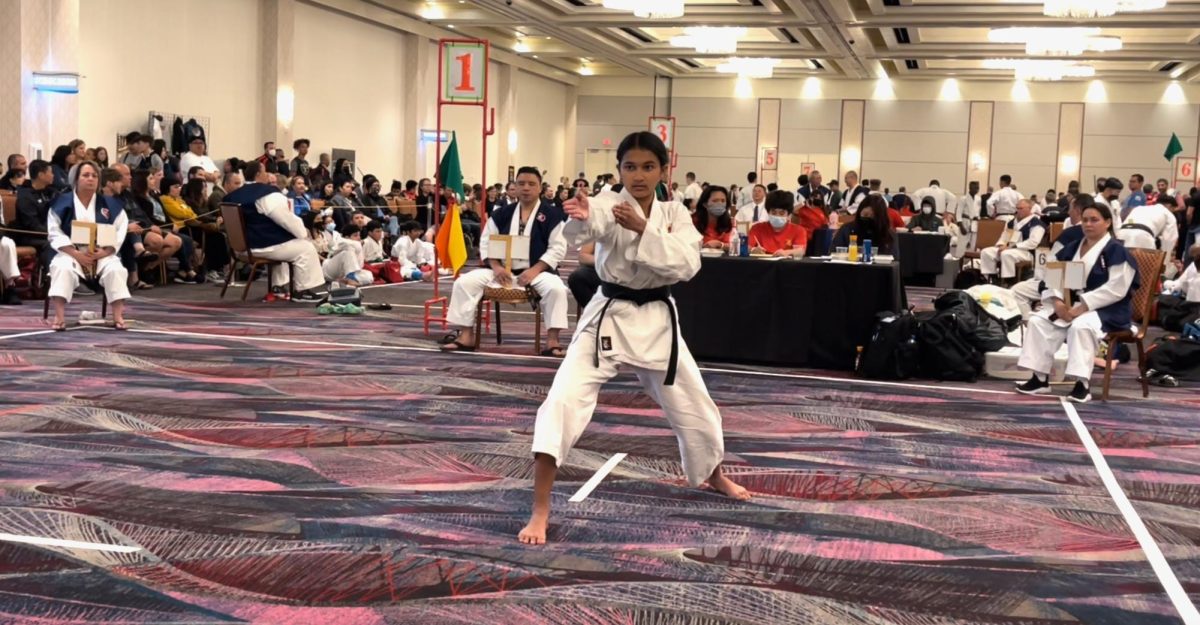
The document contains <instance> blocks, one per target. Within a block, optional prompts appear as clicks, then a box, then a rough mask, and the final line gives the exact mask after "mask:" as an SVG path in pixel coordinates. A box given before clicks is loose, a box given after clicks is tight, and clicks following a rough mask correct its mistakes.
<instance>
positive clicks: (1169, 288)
mask: <svg viewBox="0 0 1200 625" xmlns="http://www.w3.org/2000/svg"><path fill="white" fill-rule="evenodd" d="M1163 292H1164V293H1178V294H1179V296H1180V297H1182V298H1183V299H1185V300H1187V301H1189V302H1200V243H1197V244H1195V245H1193V246H1192V247H1191V249H1190V250H1188V264H1187V269H1184V270H1183V274H1181V275H1180V276H1179V278H1177V279H1175V280H1167V281H1166V282H1165V283H1163Z"/></svg>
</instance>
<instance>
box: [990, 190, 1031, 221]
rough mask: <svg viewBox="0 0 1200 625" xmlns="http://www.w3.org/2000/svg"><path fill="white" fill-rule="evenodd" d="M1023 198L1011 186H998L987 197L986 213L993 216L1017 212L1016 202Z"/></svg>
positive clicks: (1010, 214)
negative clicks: (990, 195)
mask: <svg viewBox="0 0 1200 625" xmlns="http://www.w3.org/2000/svg"><path fill="white" fill-rule="evenodd" d="M1023 199H1025V196H1024V195H1021V193H1020V192H1019V191H1017V190H1016V189H1014V188H1012V187H1000V188H999V189H998V190H997V191H996V192H995V193H993V194H992V197H990V198H988V203H987V207H988V214H989V215H991V216H992V217H993V218H998V217H1001V216H1005V215H1007V216H1008V217H1012V216H1013V215H1016V214H1017V202H1020V201H1021V200H1023Z"/></svg>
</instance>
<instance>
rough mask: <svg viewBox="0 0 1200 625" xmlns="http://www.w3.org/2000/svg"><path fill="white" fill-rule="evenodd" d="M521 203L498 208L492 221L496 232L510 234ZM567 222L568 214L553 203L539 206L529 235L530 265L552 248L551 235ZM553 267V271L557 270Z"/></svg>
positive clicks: (544, 201) (543, 203)
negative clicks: (509, 230) (559, 225)
mask: <svg viewBox="0 0 1200 625" xmlns="http://www.w3.org/2000/svg"><path fill="white" fill-rule="evenodd" d="M520 207H521V203H520V202H513V203H512V204H509V205H508V206H505V207H504V208H498V209H496V210H495V211H494V212H493V213H492V221H495V222H496V231H497V232H499V233H500V234H508V229H509V227H510V225H511V224H512V219H513V214H514V213H515V212H516V211H517V210H518V209H520ZM566 220H567V214H566V213H565V212H563V210H562V209H561V208H559V207H558V206H556V205H555V204H554V203H553V202H548V201H546V200H542V203H541V205H540V206H538V212H537V217H535V218H534V223H533V228H532V229H531V231H530V233H529V235H530V236H529V264H530V265H533V264H534V263H536V262H538V261H539V260H541V259H542V256H543V255H545V253H546V250H547V249H549V248H550V234H551V233H552V232H554V229H555V228H557V227H558V224H561V223H563V222H565V221H566ZM557 269H558V268H557V267H551V268H550V270H551V271H555V270H557Z"/></svg>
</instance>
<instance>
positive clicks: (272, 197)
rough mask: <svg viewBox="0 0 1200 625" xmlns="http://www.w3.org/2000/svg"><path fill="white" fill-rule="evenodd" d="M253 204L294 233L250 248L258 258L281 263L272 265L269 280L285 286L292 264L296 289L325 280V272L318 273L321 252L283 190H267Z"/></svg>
mask: <svg viewBox="0 0 1200 625" xmlns="http://www.w3.org/2000/svg"><path fill="white" fill-rule="evenodd" d="M254 208H255V209H256V210H257V211H258V213H259V214H260V215H265V216H266V217H267V218H268V219H270V220H271V221H273V222H275V223H276V224H278V225H279V227H280V228H283V229H284V230H287V231H288V232H289V233H291V235H292V236H293V237H296V238H294V239H292V240H291V241H284V242H283V243H280V244H279V245H272V246H269V247H262V248H251V250H250V251H251V252H252V253H253V254H254V256H255V257H257V258H262V259H265V260H276V261H279V262H280V264H278V265H275V266H273V267H271V283H272V284H274V285H275V286H277V287H282V288H286V287H287V286H288V284H290V283H291V269H290V267H289V265H288V264H289V263H290V264H291V266H294V267H295V268H296V284H295V285H294V286H295V287H296V289H297V290H300V291H307V290H308V289H315V288H317V287H319V286H323V285H324V284H325V276H324V275H323V274H322V273H321V256H320V255H318V254H317V248H316V247H314V246H313V244H312V243H311V242H309V240H308V230H307V229H306V228H305V227H304V222H303V221H302V220H301V219H300V218H299V217H297V216H296V213H295V212H293V211H292V209H291V207H290V205H289V204H288V199H287V197H286V196H284V195H283V194H282V193H269V194H267V195H264V196H262V197H261V198H258V201H256V202H255V203H254Z"/></svg>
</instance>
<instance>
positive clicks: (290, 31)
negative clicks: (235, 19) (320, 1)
mask: <svg viewBox="0 0 1200 625" xmlns="http://www.w3.org/2000/svg"><path fill="white" fill-rule="evenodd" d="M259 11H260V13H261V19H260V20H259V23H260V24H261V27H260V32H259V35H260V37H261V39H260V43H259V48H260V51H261V55H260V57H259V58H261V59H262V61H261V65H260V68H261V71H262V81H261V83H259V84H260V85H261V87H260V89H261V92H260V94H261V96H262V98H261V99H262V113H261V116H260V117H259V124H258V127H259V131H260V132H259V134H261V135H263V136H262V137H260V139H261V141H255V143H256V144H261V143H262V142H266V141H274V142H275V146H276V147H277V148H282V149H283V151H284V153H285V154H287V155H288V158H289V159H291V158H292V157H293V156H295V154H293V153H292V152H293V150H292V141H293V140H294V139H295V138H296V137H295V136H294V130H293V122H294V120H295V118H296V90H295V63H294V61H293V58H294V56H295V54H294V52H295V42H296V0H262V4H260V5H259ZM309 160H310V162H314V163H315V159H314V158H313V157H312V156H310V157H309Z"/></svg>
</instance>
